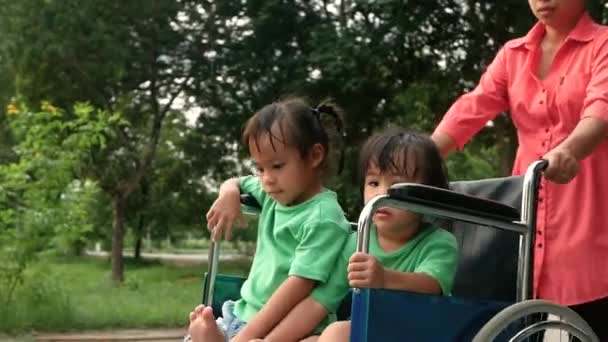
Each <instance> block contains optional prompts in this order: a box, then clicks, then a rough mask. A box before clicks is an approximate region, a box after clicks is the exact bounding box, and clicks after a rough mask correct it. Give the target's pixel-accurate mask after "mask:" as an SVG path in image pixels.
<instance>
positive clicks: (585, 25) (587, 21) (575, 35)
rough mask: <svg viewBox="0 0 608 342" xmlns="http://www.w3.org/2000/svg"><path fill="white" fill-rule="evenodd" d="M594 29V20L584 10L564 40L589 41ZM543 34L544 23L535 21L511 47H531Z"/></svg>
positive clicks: (592, 36)
mask: <svg viewBox="0 0 608 342" xmlns="http://www.w3.org/2000/svg"><path fill="white" fill-rule="evenodd" d="M595 29H596V24H595V22H593V20H592V19H591V17H590V16H589V14H588V13H586V12H585V13H584V14H583V15H582V16H581V18H580V19H579V20H578V22H577V23H576V26H574V29H572V31H570V33H569V34H568V36H567V37H566V41H567V40H574V41H578V42H588V41H591V40H593V38H594V33H595ZM544 34H545V25H544V24H543V23H541V22H537V23H536V25H534V27H532V29H531V30H530V31H528V34H526V35H525V36H524V37H523V38H522V39H520V40H519V41H517V42H516V43H515V44H512V45H511V47H514V48H516V47H520V46H522V45H525V46H526V48H528V49H531V48H533V47H534V46H538V45H540V42H541V40H542V39H543V36H544Z"/></svg>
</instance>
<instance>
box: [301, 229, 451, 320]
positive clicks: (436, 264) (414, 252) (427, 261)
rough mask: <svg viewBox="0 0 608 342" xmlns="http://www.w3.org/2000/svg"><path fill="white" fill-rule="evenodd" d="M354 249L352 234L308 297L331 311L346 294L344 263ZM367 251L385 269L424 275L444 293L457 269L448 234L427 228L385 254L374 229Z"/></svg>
mask: <svg viewBox="0 0 608 342" xmlns="http://www.w3.org/2000/svg"><path fill="white" fill-rule="evenodd" d="M356 246H357V235H356V234H352V235H351V236H350V238H349V240H348V242H347V244H346V246H345V248H344V251H343V253H342V255H341V257H340V260H339V261H338V264H337V265H336V270H335V272H334V274H333V276H332V277H331V279H330V280H329V282H328V283H326V284H323V285H321V286H319V287H317V288H315V289H314V290H313V293H312V297H313V299H315V300H316V301H317V302H319V303H321V304H323V305H326V304H324V303H329V305H326V308H327V309H328V310H329V311H330V312H335V311H336V310H337V308H338V306H339V305H340V302H341V301H342V300H343V299H344V296H345V295H346V294H347V293H348V290H349V285H348V271H347V269H348V260H349V259H350V257H351V256H352V255H353V253H354V252H355V250H356ZM369 252H370V254H371V255H373V256H374V257H376V258H377V259H378V262H380V263H381V264H382V266H384V267H385V268H387V269H391V270H394V271H400V272H413V273H424V274H428V275H429V276H431V277H433V278H435V279H436V280H437V282H439V285H440V286H441V290H442V292H443V293H444V294H446V295H449V294H450V292H451V290H452V284H453V282H454V276H455V274H456V268H457V266H458V244H457V242H456V238H455V237H454V236H453V235H452V234H451V233H449V232H448V231H446V230H444V229H441V228H435V227H430V226H427V227H425V228H423V229H421V230H420V231H419V232H418V234H416V236H415V237H414V238H413V239H412V240H410V241H408V242H407V243H406V244H405V245H403V247H401V248H399V249H397V250H394V251H392V252H388V253H387V252H385V251H384V250H383V249H382V248H381V247H380V245H379V244H378V239H377V237H376V229H375V228H373V229H372V230H371V237H370V245H369Z"/></svg>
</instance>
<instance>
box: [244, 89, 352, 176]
mask: <svg viewBox="0 0 608 342" xmlns="http://www.w3.org/2000/svg"><path fill="white" fill-rule="evenodd" d="M343 126H344V121H343V111H342V110H341V109H340V108H339V107H338V106H337V105H336V104H334V103H333V102H331V101H324V102H322V103H321V104H319V105H318V106H316V107H312V106H311V105H310V104H309V103H308V101H307V100H306V99H304V98H301V97H290V98H287V99H284V100H281V101H278V102H273V103H271V104H269V105H266V106H264V107H263V108H262V109H260V110H259V111H258V112H256V113H255V114H254V115H253V116H252V117H251V118H249V120H248V121H247V123H246V124H245V128H244V130H243V134H242V137H241V141H242V143H243V144H244V145H246V146H247V145H248V144H249V142H250V141H251V140H253V141H254V142H255V144H256V145H257V144H258V139H259V138H260V136H262V135H264V134H268V137H269V138H270V144H271V145H272V146H273V147H274V143H275V141H278V142H280V143H282V144H285V145H289V146H293V147H295V148H297V149H298V151H299V152H300V156H301V157H302V158H305V157H306V156H308V154H309V153H310V151H311V149H312V147H313V146H314V145H315V144H321V146H323V148H324V149H325V156H324V158H323V162H322V164H321V165H322V169H323V170H324V173H325V175H327V174H330V175H331V174H334V171H335V170H334V169H335V165H331V164H330V161H332V160H338V159H340V164H341V163H342V161H341V153H339V154H340V157H338V154H337V153H338V151H339V150H340V148H338V146H337V145H338V144H339V142H340V141H341V137H342V132H343ZM277 130H278V132H280V133H279V134H277ZM339 168H341V165H340V166H339ZM338 171H339V170H338Z"/></svg>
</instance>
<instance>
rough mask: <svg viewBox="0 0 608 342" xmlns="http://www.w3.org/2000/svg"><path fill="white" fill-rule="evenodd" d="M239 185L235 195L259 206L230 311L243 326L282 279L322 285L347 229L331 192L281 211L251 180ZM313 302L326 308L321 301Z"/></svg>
mask: <svg viewBox="0 0 608 342" xmlns="http://www.w3.org/2000/svg"><path fill="white" fill-rule="evenodd" d="M239 181H240V189H241V193H248V194H251V195H252V196H253V197H255V199H256V200H257V201H258V203H260V204H261V205H262V211H261V213H260V216H259V223H258V232H257V246H256V251H255V256H254V258H253V264H252V266H251V269H250V271H249V276H248V277H247V280H246V281H245V283H244V284H243V287H242V288H241V299H240V300H238V301H237V302H236V305H235V309H234V314H235V315H236V316H237V317H238V318H240V319H241V320H243V321H245V322H247V321H249V320H250V319H251V317H252V316H253V315H255V314H256V313H257V312H258V311H260V309H261V308H262V307H263V306H264V305H265V304H266V302H267V301H268V300H269V299H270V296H272V294H273V293H274V291H275V290H276V289H277V288H278V287H279V286H280V285H281V284H282V283H283V282H284V281H285V280H286V279H287V277H288V276H292V275H293V276H299V277H302V278H306V279H312V280H316V281H317V282H318V284H324V283H326V282H327V281H328V279H329V278H330V274H331V273H332V272H333V270H334V267H335V264H336V262H337V260H338V257H339V256H340V253H341V252H342V250H343V247H344V244H345V243H346V240H347V238H348V234H349V232H350V225H349V223H348V221H347V220H346V218H345V217H344V212H343V211H342V208H341V207H340V205H339V204H338V200H337V196H336V194H335V193H334V192H332V191H329V190H323V191H321V192H320V193H318V194H317V195H315V196H313V197H312V198H310V199H309V200H307V201H305V202H303V203H300V204H298V205H295V206H290V207H285V206H283V205H281V204H279V203H278V202H276V201H275V200H273V199H272V198H271V197H270V196H268V194H266V193H265V192H264V190H263V189H262V187H261V184H260V182H259V179H258V178H257V177H253V176H248V177H243V178H241V179H240V180H239ZM319 302H320V303H321V304H323V305H329V303H324V301H323V299H322V298H321V299H319Z"/></svg>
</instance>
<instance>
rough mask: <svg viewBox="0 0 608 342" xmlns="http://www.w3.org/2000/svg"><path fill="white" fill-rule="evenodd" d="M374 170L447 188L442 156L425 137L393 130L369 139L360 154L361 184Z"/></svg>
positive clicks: (409, 131) (400, 129)
mask: <svg viewBox="0 0 608 342" xmlns="http://www.w3.org/2000/svg"><path fill="white" fill-rule="evenodd" d="M371 166H375V167H378V168H379V169H380V172H393V173H404V174H405V175H406V176H407V177H408V178H410V179H412V180H416V181H417V182H418V183H421V184H425V185H429V186H434V187H438V188H443V189H447V188H448V177H447V172H446V169H445V165H444V163H443V160H442V159H441V155H440V154H439V150H438V149H437V146H436V145H435V143H434V142H433V140H431V138H430V137H429V136H427V135H425V134H422V133H418V132H415V131H411V130H406V129H403V128H399V127H390V128H387V129H386V130H384V131H382V132H379V133H376V134H374V135H373V136H371V137H370V138H368V139H367V141H366V142H365V144H364V145H363V147H362V148H361V152H360V154H359V181H360V182H359V184H361V185H362V187H361V189H363V184H364V182H365V175H366V174H367V171H368V169H369V168H370V167H371Z"/></svg>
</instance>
